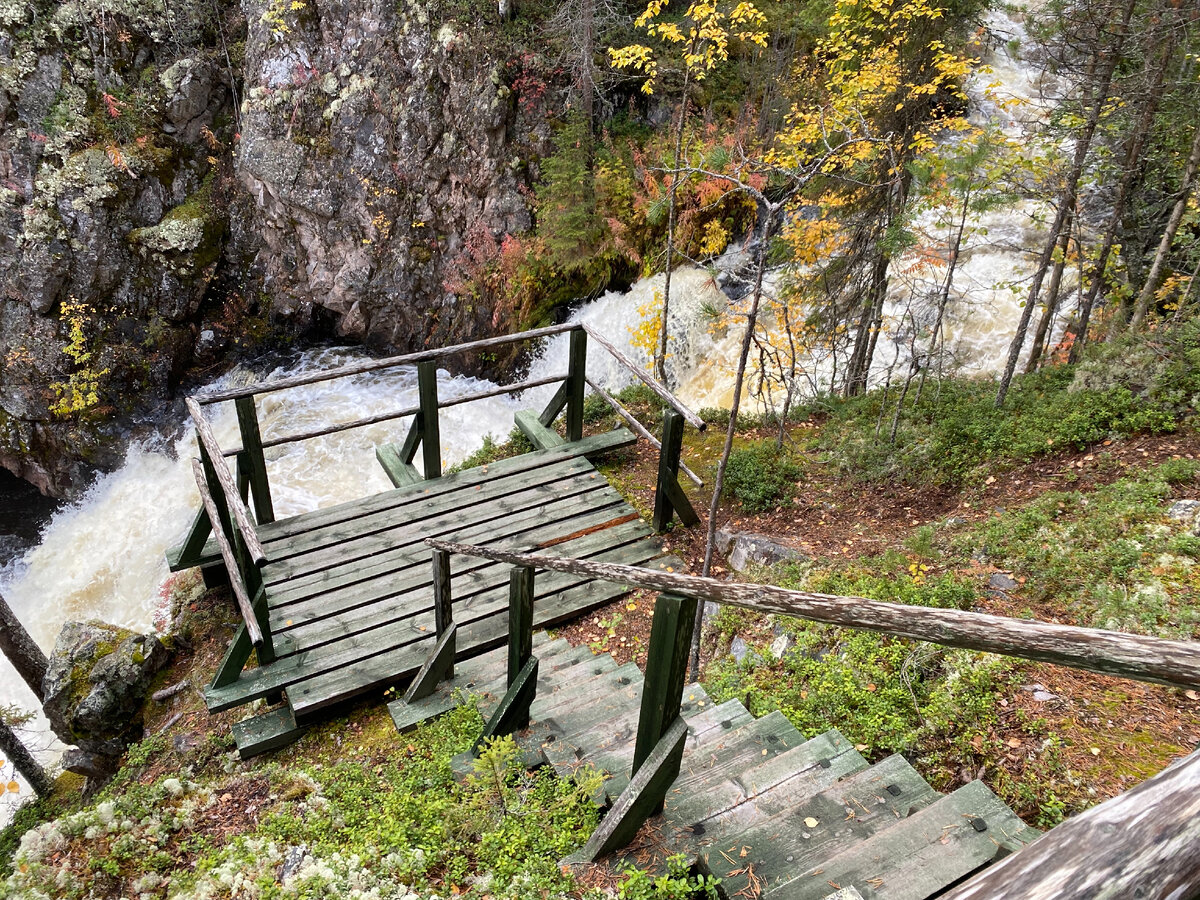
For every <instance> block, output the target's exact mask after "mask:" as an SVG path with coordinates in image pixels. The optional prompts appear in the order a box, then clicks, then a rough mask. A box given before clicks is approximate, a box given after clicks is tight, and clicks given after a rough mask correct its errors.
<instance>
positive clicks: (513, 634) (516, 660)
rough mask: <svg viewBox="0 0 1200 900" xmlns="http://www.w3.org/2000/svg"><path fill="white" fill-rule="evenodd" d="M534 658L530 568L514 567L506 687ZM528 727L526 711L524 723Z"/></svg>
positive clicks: (531, 574)
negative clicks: (531, 658)
mask: <svg viewBox="0 0 1200 900" xmlns="http://www.w3.org/2000/svg"><path fill="white" fill-rule="evenodd" d="M532 655H533V569H531V568H528V567H526V566H514V567H513V568H512V569H511V570H510V571H509V580H508V686H509V687H510V688H511V687H512V686H513V685H514V684H515V683H516V681H517V677H518V676H519V675H520V674H521V672H522V671H523V670H524V668H525V664H526V663H527V662H528V661H529V657H530V656H532ZM528 724H529V709H528V707H526V709H525V721H523V722H521V723H520V725H519V726H518V727H520V728H524V727H525V726H526V725H528Z"/></svg>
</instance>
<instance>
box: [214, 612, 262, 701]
mask: <svg viewBox="0 0 1200 900" xmlns="http://www.w3.org/2000/svg"><path fill="white" fill-rule="evenodd" d="M253 650H254V642H253V641H251V640H250V633H249V632H248V631H247V630H246V625H245V623H243V624H241V625H239V626H238V627H237V631H236V632H234V635H233V640H232V641H230V642H229V648H228V649H227V650H226V651H225V656H224V657H223V658H222V659H221V664H220V665H219V666H217V673H216V674H215V675H214V676H213V680H212V683H211V684H210V685H209V689H210V690H213V689H216V688H222V687H225V686H226V685H230V684H233V683H234V682H235V681H237V680H238V676H239V675H241V674H242V667H243V666H245V665H246V662H247V661H248V660H249V659H250V654H251V652H252V651H253Z"/></svg>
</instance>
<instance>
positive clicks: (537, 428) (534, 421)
mask: <svg viewBox="0 0 1200 900" xmlns="http://www.w3.org/2000/svg"><path fill="white" fill-rule="evenodd" d="M513 422H514V424H515V425H516V426H517V428H518V429H520V431H521V434H523V435H525V437H527V438H529V443H531V444H533V446H535V447H537V448H538V449H539V450H553V449H554V448H555V447H561V446H563V445H564V444H566V443H567V442H566V441H564V440H563V439H562V437H561V436H559V433H558V432H557V431H555V430H554V429H552V428H547V427H546V426H545V425H543V424H542V423H541V420H540V419H538V417H537V414H536V413H535V412H534V411H533V410H532V409H522V410H519V411H518V412H516V413H514V414H513Z"/></svg>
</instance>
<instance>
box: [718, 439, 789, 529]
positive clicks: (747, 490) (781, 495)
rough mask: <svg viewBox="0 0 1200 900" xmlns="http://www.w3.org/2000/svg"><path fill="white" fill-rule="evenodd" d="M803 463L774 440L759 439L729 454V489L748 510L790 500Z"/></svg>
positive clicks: (755, 509) (766, 507)
mask: <svg viewBox="0 0 1200 900" xmlns="http://www.w3.org/2000/svg"><path fill="white" fill-rule="evenodd" d="M800 475H801V469H800V466H799V465H798V464H797V463H796V462H795V460H793V459H792V458H791V457H790V456H789V455H788V453H787V451H786V450H781V449H779V448H777V447H776V446H775V443H774V442H773V441H756V442H754V443H752V444H748V445H746V446H745V447H742V448H741V449H738V450H734V451H733V452H732V453H730V454H729V464H728V466H726V468H725V490H726V491H728V492H729V493H730V494H731V495H732V496H733V497H734V498H735V499H737V500H738V502H740V503H741V504H742V508H743V509H745V510H746V511H747V512H763V511H764V510H768V509H773V508H774V507H776V506H780V505H781V504H785V503H790V502H791V498H792V495H793V494H794V493H795V490H796V485H795V482H796V479H797V478H799V477H800Z"/></svg>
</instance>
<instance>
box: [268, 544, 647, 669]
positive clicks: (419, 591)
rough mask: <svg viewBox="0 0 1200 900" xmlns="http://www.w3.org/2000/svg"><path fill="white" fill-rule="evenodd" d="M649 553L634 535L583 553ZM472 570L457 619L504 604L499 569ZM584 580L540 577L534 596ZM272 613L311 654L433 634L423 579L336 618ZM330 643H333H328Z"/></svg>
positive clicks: (627, 556)
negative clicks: (474, 578) (298, 620)
mask: <svg viewBox="0 0 1200 900" xmlns="http://www.w3.org/2000/svg"><path fill="white" fill-rule="evenodd" d="M654 552H655V548H654V547H653V546H651V545H648V544H647V543H646V542H643V541H639V540H637V539H636V538H635V539H633V540H631V541H629V542H628V543H624V544H620V545H617V546H611V547H607V548H605V549H592V550H589V551H588V553H589V556H590V557H591V558H607V559H610V560H612V559H621V560H628V561H637V562H644V561H646V558H647V557H648V556H650V555H651V554H652V553H654ZM472 574H478V575H479V577H480V584H479V585H478V586H475V585H471V586H470V587H467V586H463V587H462V588H461V590H460V593H459V597H458V599H457V600H456V601H455V605H456V612H455V616H456V618H458V619H459V620H460V622H463V623H466V622H473V621H475V620H477V619H479V618H481V617H483V616H487V615H491V614H493V613H496V612H498V611H500V610H501V609H503V608H505V603H506V597H507V590H506V585H505V583H504V578H503V570H499V571H497V570H494V569H493V570H485V571H483V572H481V573H472ZM468 577H470V576H468ZM460 580H461V579H460ZM586 583H588V580H587V579H583V578H578V577H574V576H563V575H557V574H548V575H547V576H546V578H545V579H544V583H543V580H539V582H538V585H537V596H538V598H540V599H546V598H550V597H553V595H554V594H555V592H557V591H562V590H568V589H570V588H572V587H575V586H578V585H581V584H586ZM274 615H275V618H274V619H273V626H274V629H275V630H277V631H279V632H280V633H283V634H287V635H289V636H290V637H292V638H293V640H294V641H295V644H296V646H297V648H298V650H300V651H302V652H304V653H307V654H309V655H310V656H314V657H315V656H318V655H320V654H321V653H329V652H339V651H340V649H341V648H343V647H367V646H372V645H375V644H377V643H379V642H381V641H383V642H389V643H392V644H395V645H397V646H399V642H400V641H401V639H402V637H403V636H404V635H405V634H408V635H411V639H412V640H421V639H424V638H426V637H429V636H432V635H433V634H435V627H434V620H433V615H432V613H431V612H430V608H429V583H428V580H426V581H425V582H424V584H423V585H420V586H418V587H416V588H415V589H412V590H409V591H406V592H405V593H404V594H402V595H399V596H396V597H387V598H384V599H382V600H381V601H379V602H377V603H373V604H369V605H363V606H360V607H358V608H356V609H354V610H353V611H351V612H349V613H346V614H345V615H342V616H335V617H328V616H327V617H323V618H320V619H313V620H309V621H307V622H305V623H302V624H299V625H296V624H292V625H289V624H287V623H289V622H291V620H290V619H284V620H283V624H282V625H280V624H279V622H280V618H281V616H280V614H279V613H278V612H277V613H275V614H274ZM335 644H336V645H337V646H334V645H335ZM318 651H319V652H318Z"/></svg>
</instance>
